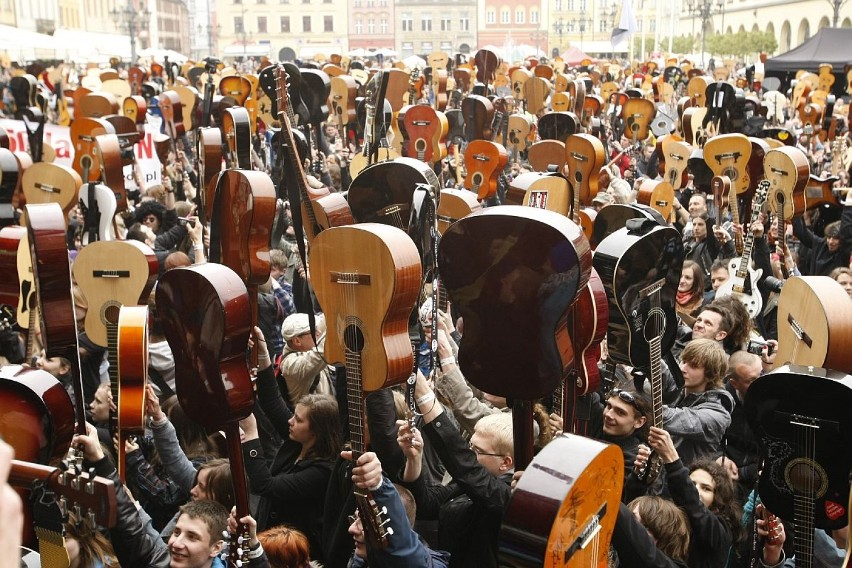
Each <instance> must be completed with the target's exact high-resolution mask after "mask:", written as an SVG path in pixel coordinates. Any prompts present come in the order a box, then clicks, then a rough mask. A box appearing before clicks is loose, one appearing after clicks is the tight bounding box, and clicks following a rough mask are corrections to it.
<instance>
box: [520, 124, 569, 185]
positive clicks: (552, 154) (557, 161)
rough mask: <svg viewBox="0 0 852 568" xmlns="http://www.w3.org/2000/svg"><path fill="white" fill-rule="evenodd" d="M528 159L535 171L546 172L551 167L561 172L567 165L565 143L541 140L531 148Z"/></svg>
mask: <svg viewBox="0 0 852 568" xmlns="http://www.w3.org/2000/svg"><path fill="white" fill-rule="evenodd" d="M545 116H547V115H545ZM527 158H528V159H529V162H530V165H531V166H532V167H533V171H536V172H546V171H547V168H548V167H549V166H556V171H557V172H561V171H563V170H564V168H565V164H566V163H567V157H566V153H565V142H563V141H561V140H539V141H538V142H536V143H534V144H533V145H531V146H530V147H529V150H528V151H527Z"/></svg>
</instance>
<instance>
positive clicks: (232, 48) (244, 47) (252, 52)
mask: <svg viewBox="0 0 852 568" xmlns="http://www.w3.org/2000/svg"><path fill="white" fill-rule="evenodd" d="M269 49H270V45H269V44H268V43H247V44H242V43H235V44H233V45H229V46H228V47H226V48H225V49H224V51H223V52H222V53H223V55H225V56H227V57H240V56H243V55H244V56H246V57H260V56H261V55H266V56H269Z"/></svg>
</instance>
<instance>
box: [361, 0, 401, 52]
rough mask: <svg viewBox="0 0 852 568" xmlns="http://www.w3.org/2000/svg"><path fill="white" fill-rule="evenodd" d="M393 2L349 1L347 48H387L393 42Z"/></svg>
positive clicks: (382, 0) (378, 0)
mask: <svg viewBox="0 0 852 568" xmlns="http://www.w3.org/2000/svg"><path fill="white" fill-rule="evenodd" d="M395 8H396V6H395V5H394V2H393V0H349V48H350V49H351V50H356V49H364V50H374V49H378V48H382V47H384V48H388V47H391V46H393V45H394V44H395V41H394V9H395Z"/></svg>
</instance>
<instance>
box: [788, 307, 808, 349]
mask: <svg viewBox="0 0 852 568" xmlns="http://www.w3.org/2000/svg"><path fill="white" fill-rule="evenodd" d="M787 323H789V324H790V328H792V330H793V333H794V334H795V336H796V338H797V339H798V340H799V341H803V342H804V343H805V345H807V346H808V348H811V347H813V344H814V340H813V339H812V338H811V336H810V335H808V334H807V333H805V330H804V328H803V327H802V325H801V324H800V323H799V322H798V321H796V318H794V317H793V314H787Z"/></svg>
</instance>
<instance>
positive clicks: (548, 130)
mask: <svg viewBox="0 0 852 568" xmlns="http://www.w3.org/2000/svg"><path fill="white" fill-rule="evenodd" d="M579 131H580V119H579V118H578V117H577V115H576V114H574V113H573V112H569V111H564V110H563V111H559V112H548V113H547V114H544V115H542V116H541V118H539V119H538V135H539V137H540V138H541V139H542V140H559V141H560V142H565V141H566V140H568V137H569V136H571V135H572V134H577V133H578V132H579Z"/></svg>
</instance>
